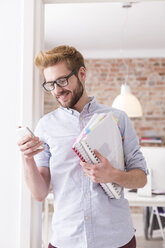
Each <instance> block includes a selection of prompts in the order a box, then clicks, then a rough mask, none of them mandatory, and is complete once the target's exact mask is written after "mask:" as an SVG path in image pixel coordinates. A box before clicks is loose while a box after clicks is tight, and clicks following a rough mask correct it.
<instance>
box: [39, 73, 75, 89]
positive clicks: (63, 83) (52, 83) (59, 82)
mask: <svg viewBox="0 0 165 248" xmlns="http://www.w3.org/2000/svg"><path fill="white" fill-rule="evenodd" d="M75 72H76V70H73V71H72V72H71V73H70V74H69V75H68V76H66V77H61V78H58V79H57V80H55V81H49V82H46V81H45V82H44V83H43V84H42V86H43V87H44V89H45V90H46V91H52V90H54V89H55V84H57V85H58V86H59V87H65V86H67V85H68V84H69V82H68V79H69V78H70V77H71V76H72V75H73V74H75Z"/></svg>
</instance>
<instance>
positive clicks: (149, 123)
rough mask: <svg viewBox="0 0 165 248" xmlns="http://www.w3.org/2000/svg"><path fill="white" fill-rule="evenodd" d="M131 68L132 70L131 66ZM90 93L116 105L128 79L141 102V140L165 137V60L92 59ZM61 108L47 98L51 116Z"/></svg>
mask: <svg viewBox="0 0 165 248" xmlns="http://www.w3.org/2000/svg"><path fill="white" fill-rule="evenodd" d="M127 65H129V66H127ZM86 67H87V80H86V89H87V92H88V94H89V95H90V96H95V97H96V99H97V100H98V102H99V103H103V104H106V105H110V106H111V104H112V102H113V100H114V98H115V97H116V96H117V95H118V94H119V93H120V86H121V84H123V83H124V82H125V79H126V77H127V75H128V73H127V72H128V70H129V77H128V81H127V83H128V85H129V86H130V87H131V91H132V93H133V94H135V95H136V96H137V97H138V99H139V100H140V102H141V104H142V108H143V117H142V118H132V119H131V120H132V122H133V125H134V127H135V130H136V132H137V134H138V135H139V136H142V135H145V133H146V131H156V132H157V134H158V135H160V136H165V59H161V58H157V59H155V58H154V59H153V58H151V59H126V60H125V62H124V61H123V60H122V59H88V60H86ZM56 107H57V103H55V100H54V99H53V98H52V96H51V95H50V94H47V93H46V94H45V109H44V112H45V113H47V112H49V111H51V110H53V109H54V108H56Z"/></svg>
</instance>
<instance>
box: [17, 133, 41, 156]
mask: <svg viewBox="0 0 165 248" xmlns="http://www.w3.org/2000/svg"><path fill="white" fill-rule="evenodd" d="M17 144H18V147H19V150H20V151H21V152H22V154H23V156H24V158H26V159H31V158H33V157H34V155H36V154H38V153H39V152H42V151H43V150H44V149H45V148H44V147H43V149H38V148H39V147H40V146H41V145H42V144H43V142H42V141H39V138H38V137H33V135H32V134H29V135H26V136H25V137H23V138H21V139H19V141H18V143H17Z"/></svg>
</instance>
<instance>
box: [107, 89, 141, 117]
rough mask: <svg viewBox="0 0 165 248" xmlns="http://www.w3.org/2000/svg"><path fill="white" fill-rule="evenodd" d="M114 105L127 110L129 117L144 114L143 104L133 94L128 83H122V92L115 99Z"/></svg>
mask: <svg viewBox="0 0 165 248" xmlns="http://www.w3.org/2000/svg"><path fill="white" fill-rule="evenodd" d="M112 107H114V108H117V109H120V110H123V111H125V112H126V113H127V115H128V116H129V117H141V116H142V107H141V104H140V102H139V100H138V99H137V98H136V97H135V96H134V95H133V94H131V89H130V87H129V86H128V85H126V84H122V85H121V93H120V95H118V96H117V97H116V98H115V99H114V101H113V104H112Z"/></svg>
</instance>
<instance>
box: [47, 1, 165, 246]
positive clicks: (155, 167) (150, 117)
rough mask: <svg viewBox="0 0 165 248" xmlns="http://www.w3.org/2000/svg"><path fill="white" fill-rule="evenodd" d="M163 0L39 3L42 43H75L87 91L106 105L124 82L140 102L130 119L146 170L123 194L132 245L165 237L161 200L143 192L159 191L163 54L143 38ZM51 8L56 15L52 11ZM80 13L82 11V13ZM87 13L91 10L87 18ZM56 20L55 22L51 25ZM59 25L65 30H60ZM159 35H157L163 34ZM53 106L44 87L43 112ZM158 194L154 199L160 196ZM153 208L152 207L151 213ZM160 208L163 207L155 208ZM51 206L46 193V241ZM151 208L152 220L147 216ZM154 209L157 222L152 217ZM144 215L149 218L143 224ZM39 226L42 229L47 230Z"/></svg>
mask: <svg viewBox="0 0 165 248" xmlns="http://www.w3.org/2000/svg"><path fill="white" fill-rule="evenodd" d="M162 4H163V5H162ZM164 4H165V3H162V2H157V3H156V2H152V3H151V2H150V3H146V2H141V3H128V2H127V3H121V2H118V3H114V2H111V3H94V4H91V3H86V4H81V3H80V4H79V5H75V4H71V5H66V6H65V5H62V4H61V5H58V6H56V5H54V6H52V5H51V6H50V5H47V6H46V8H45V48H46V49H51V48H53V46H54V44H55V45H60V44H69V45H73V46H76V47H77V48H78V49H79V50H80V51H82V54H84V53H85V56H84V58H85V63H86V68H87V80H86V89H87V92H88V94H89V95H90V96H95V97H96V99H97V101H98V102H99V103H101V104H105V105H108V106H112V105H113V102H114V99H115V97H117V96H118V95H120V94H121V93H120V91H121V86H122V85H123V84H124V85H128V86H129V87H130V89H131V93H132V94H133V95H134V96H136V97H137V99H138V101H139V102H140V105H141V109H142V114H141V115H140V116H138V115H137V116H136V113H135V116H130V119H131V122H132V124H133V126H134V128H135V130H136V133H137V136H138V139H139V143H140V145H141V150H142V152H143V154H144V156H145V158H146V160H147V165H148V168H149V171H150V175H149V176H148V177H149V178H148V185H147V186H146V187H145V188H144V189H143V190H139V191H138V192H136V193H135V192H133V193H129V195H128V199H129V201H130V208H131V213H132V218H133V221H134V223H135V229H137V231H136V236H137V247H138V248H142V247H144V248H145V247H164V238H165V237H164V225H165V223H164V220H165V214H164V206H165V204H164V202H163V203H162V202H159V198H156V199H154V202H151V203H149V202H147V201H148V200H147V198H148V197H149V198H151V197H152V195H153V189H157V190H159V192H158V193H160V194H164V193H165V184H164V175H165V173H164V165H165V147H164V145H165V140H164V138H165V130H164V124H165V112H164V110H165V59H164V56H162V55H163V54H158V53H157V56H155V54H154V53H155V51H156V50H157V49H158V47H157V45H158V44H157V45H156V44H155V45H154V44H153V43H152V42H156V41H153V40H152V41H151V40H150V41H149V40H148V39H149V34H150V31H151V29H152V32H155V29H153V26H152V25H153V22H157V24H158V23H160V21H161V17H160V16H159V17H160V19H159V18H158V13H159V15H161V14H160V12H159V11H160V9H159V10H158V5H159V7H160V6H161V5H162V7H163V6H165V5H164ZM152 8H154V9H155V10H154V9H152ZM98 9H99V10H98ZM55 12H56V13H57V15H54V13H55ZM154 12H155V14H154V17H153V13H154ZM61 13H62V14H61ZM73 13H74V14H75V16H74V17H73ZM83 13H86V16H85V18H84V17H83ZM91 13H93V16H92V20H91V22H90V24H89V22H88V20H89V19H90V15H91ZM98 13H99V16H100V17H99V20H98V19H97V16H98ZM156 13H157V14H156ZM150 15H152V18H151V16H150ZM143 18H144V19H145V20H146V18H148V19H149V20H150V21H149V22H150V23H149V22H148V23H147V22H145V21H144V22H143V21H142V20H143ZM150 18H151V19H152V20H151V19H150ZM57 20H58V23H59V24H57V25H55V24H56V23H57ZM140 20H141V22H140ZM112 23H113V25H112ZM77 24H78V25H77ZM164 24H165V23H164ZM164 24H162V26H164ZM154 25H155V24H154ZM67 27H68V29H67ZM69 27H71V29H69ZM81 27H83V31H82V29H81ZM155 27H156V25H155ZM96 29H97V30H96ZM149 29H150V30H149ZM61 30H63V31H64V30H65V31H66V32H65V31H64V32H62V34H61ZM67 30H68V31H67ZM73 30H74V31H73ZM144 30H145V31H144ZM96 33H97V34H96ZM144 33H145V34H144ZM97 35H98V36H97ZM53 36H55V37H54V38H53ZM82 37H83V38H82ZM96 37H97V39H98V40H96ZM100 37H101V38H100ZM103 37H104V38H103ZM161 38H162V41H163V40H164V38H165V37H161ZM84 40H85V41H84ZM54 41H55V43H54ZM159 41H160V40H159ZM107 43H108V44H107ZM159 45H160V44H159ZM159 45H158V46H159ZM132 104H134V103H132ZM57 107H58V103H57V102H56V101H55V100H54V99H53V97H52V96H51V94H49V93H46V92H45V95H44V113H45V114H46V113H48V112H50V111H53V110H54V109H56V108H57ZM124 110H125V109H124ZM134 110H135V108H134ZM135 112H136V111H135ZM128 115H129V114H128ZM132 191H135V189H133V190H132ZM130 194H136V195H138V196H139V202H137V200H134V199H132V198H134V196H131V195H130ZM126 197H127V194H126ZM135 197H136V196H135ZM163 197H164V196H163ZM141 198H142V199H141ZM164 199H165V198H162V199H160V200H161V201H164ZM155 202H157V203H156V204H158V202H159V204H160V205H161V207H160V206H159V208H157V207H158V205H155ZM147 204H148V205H147ZM152 204H153V205H152ZM153 206H154V208H153ZM155 206H156V207H155ZM155 209H156V211H157V210H158V213H157V215H156V212H155ZM161 210H163V213H159V212H160V211H161ZM53 211H54V210H53V198H52V195H51V193H50V195H49V196H48V198H47V200H46V201H45V202H44V204H43V239H44V242H45V243H46V244H47V242H48V239H49V237H50V235H51V228H49V229H48V226H49V224H50V220H51V216H52V213H53ZM152 214H153V220H151V215H152ZM159 215H160V216H161V217H160V221H161V226H160V225H159V220H158V219H157V216H158V218H159ZM149 221H151V222H152V223H151V224H149V223H148V225H146V222H149ZM151 226H152V227H151ZM45 229H48V230H47V232H45Z"/></svg>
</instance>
